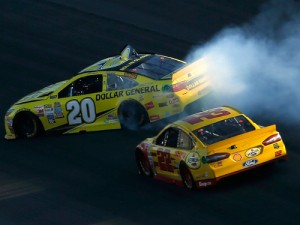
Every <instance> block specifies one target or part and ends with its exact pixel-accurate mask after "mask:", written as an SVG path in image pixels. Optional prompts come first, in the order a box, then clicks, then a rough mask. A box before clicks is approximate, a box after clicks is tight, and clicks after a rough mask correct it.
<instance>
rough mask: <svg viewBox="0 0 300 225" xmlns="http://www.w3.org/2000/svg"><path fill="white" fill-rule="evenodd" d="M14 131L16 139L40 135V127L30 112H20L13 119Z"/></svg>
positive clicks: (38, 121)
mask: <svg viewBox="0 0 300 225" xmlns="http://www.w3.org/2000/svg"><path fill="white" fill-rule="evenodd" d="M14 131H15V134H16V136H17V137H18V138H33V137H36V136H38V135H39V134H41V132H42V125H41V122H40V120H39V119H38V118H37V117H36V116H35V115H34V114H32V113H31V112H21V113H20V114H18V115H16V117H15V119H14Z"/></svg>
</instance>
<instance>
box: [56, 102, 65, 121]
mask: <svg viewBox="0 0 300 225" xmlns="http://www.w3.org/2000/svg"><path fill="white" fill-rule="evenodd" d="M54 116H55V119H60V118H64V113H63V110H62V108H61V104H60V103H59V102H54Z"/></svg>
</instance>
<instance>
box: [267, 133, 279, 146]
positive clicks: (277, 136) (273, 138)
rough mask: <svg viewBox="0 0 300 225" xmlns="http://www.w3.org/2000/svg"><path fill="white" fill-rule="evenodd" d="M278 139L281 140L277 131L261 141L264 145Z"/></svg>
mask: <svg viewBox="0 0 300 225" xmlns="http://www.w3.org/2000/svg"><path fill="white" fill-rule="evenodd" d="M278 141H281V136H280V134H279V133H277V134H273V135H271V136H270V137H268V138H267V139H265V140H264V141H263V145H265V146H266V145H270V144H273V143H275V142H278Z"/></svg>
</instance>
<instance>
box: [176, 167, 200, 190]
mask: <svg viewBox="0 0 300 225" xmlns="http://www.w3.org/2000/svg"><path fill="white" fill-rule="evenodd" d="M180 175H181V179H182V182H183V184H184V186H185V187H186V188H187V189H190V190H192V189H195V187H196V186H195V181H194V178H193V176H192V174H191V172H190V170H189V169H188V167H187V166H186V165H183V166H181V168H180Z"/></svg>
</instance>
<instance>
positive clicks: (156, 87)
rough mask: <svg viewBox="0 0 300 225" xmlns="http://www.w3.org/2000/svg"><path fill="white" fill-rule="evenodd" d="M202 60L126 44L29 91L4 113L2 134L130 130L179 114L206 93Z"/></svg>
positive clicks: (23, 134) (24, 135) (7, 136)
mask: <svg viewBox="0 0 300 225" xmlns="http://www.w3.org/2000/svg"><path fill="white" fill-rule="evenodd" d="M204 70H205V66H204V63H203V61H202V60H198V61H195V62H193V63H191V64H187V63H185V62H183V61H181V60H178V59H175V58H171V57H167V56H162V55H158V54H137V52H136V51H135V50H134V49H133V48H132V47H130V46H126V47H125V48H124V50H123V51H122V52H121V54H120V55H118V56H114V57H110V58H107V59H103V60H101V61H99V62H97V63H95V64H93V65H91V66H89V67H87V68H85V69H84V70H82V71H81V72H79V74H77V75H75V76H74V77H72V78H71V79H70V80H67V81H62V82H59V83H56V84H53V85H50V86H48V87H45V88H43V89H41V90H39V91H36V92H34V93H31V94H29V95H27V96H25V97H23V98H22V99H20V100H19V101H18V102H16V103H15V104H14V105H12V106H11V107H10V108H9V110H8V111H7V112H6V115H5V130H6V135H5V138H6V139H15V138H17V137H27V138H29V137H34V136H36V135H38V134H40V133H50V132H59V133H63V134H68V133H78V132H88V131H98V130H107V129H119V128H121V127H126V128H129V129H134V128H137V127H140V126H143V125H144V124H146V123H148V122H154V121H157V120H160V119H163V118H166V117H169V116H171V115H174V114H177V113H180V112H182V111H183V110H184V108H185V107H186V106H187V105H189V104H190V103H192V102H195V101H196V100H200V101H201V98H203V97H204V96H206V95H207V94H208V93H209V90H210V88H209V87H210V85H209V82H208V79H207V77H206V76H204Z"/></svg>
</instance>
